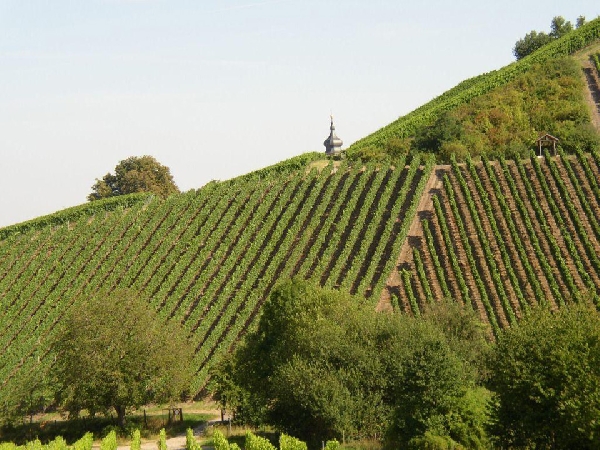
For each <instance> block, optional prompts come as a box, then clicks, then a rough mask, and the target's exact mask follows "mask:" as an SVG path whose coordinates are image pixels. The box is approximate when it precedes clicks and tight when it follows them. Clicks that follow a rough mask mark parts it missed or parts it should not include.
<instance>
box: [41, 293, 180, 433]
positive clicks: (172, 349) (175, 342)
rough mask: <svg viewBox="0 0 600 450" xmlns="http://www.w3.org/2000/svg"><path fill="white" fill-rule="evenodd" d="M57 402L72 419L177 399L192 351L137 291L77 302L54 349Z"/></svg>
mask: <svg viewBox="0 0 600 450" xmlns="http://www.w3.org/2000/svg"><path fill="white" fill-rule="evenodd" d="M54 351H55V354H56V365H55V367H54V368H53V370H52V373H53V375H54V376H55V377H56V381H57V397H58V400H59V402H60V404H61V405H62V406H63V407H64V408H65V410H66V411H68V412H69V413H70V414H71V415H77V414H79V412H80V411H81V410H82V409H86V410H88V411H89V412H91V413H95V412H102V413H106V412H108V411H109V410H111V409H112V408H114V410H115V411H116V413H117V417H118V421H119V423H120V425H123V423H124V419H125V414H126V411H127V409H128V408H131V407H139V406H141V405H144V404H146V403H149V402H150V401H154V402H166V401H169V400H172V399H177V398H179V396H180V395H181V393H182V392H183V391H184V389H186V388H187V387H188V383H189V380H190V377H189V375H190V374H189V369H188V361H189V360H190V359H191V349H190V347H189V346H188V345H187V342H186V338H185V337H184V335H183V334H182V331H181V329H180V328H179V326H178V325H176V324H174V323H173V322H164V321H163V320H161V319H160V317H159V316H158V314H157V313H156V311H155V310H153V309H152V308H150V307H149V306H148V302H147V301H146V300H145V299H143V298H142V297H141V296H140V295H139V294H138V293H137V292H135V291H132V290H128V289H122V290H117V291H114V292H112V293H110V294H107V295H104V294H98V295H96V296H94V297H91V298H89V299H82V300H81V301H76V302H75V305H74V306H73V307H72V309H71V310H70V311H69V313H68V317H67V319H66V321H65V326H64V328H63V329H62V330H61V331H60V332H59V333H58V337H57V340H56V344H55V346H54Z"/></svg>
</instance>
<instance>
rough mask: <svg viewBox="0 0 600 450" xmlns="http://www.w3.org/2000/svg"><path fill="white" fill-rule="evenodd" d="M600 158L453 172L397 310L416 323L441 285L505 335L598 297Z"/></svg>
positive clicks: (417, 248) (486, 164)
mask: <svg viewBox="0 0 600 450" xmlns="http://www.w3.org/2000/svg"><path fill="white" fill-rule="evenodd" d="M598 156H599V155H597V154H595V155H587V154H584V153H581V152H580V153H579V154H578V155H577V156H576V157H567V156H565V155H561V157H559V158H556V157H550V156H548V155H547V156H546V158H545V159H539V158H537V157H532V158H531V159H530V160H528V161H515V162H511V161H505V160H501V161H499V162H498V163H496V162H490V161H487V160H484V161H482V162H481V163H479V164H476V163H474V162H473V161H469V160H468V161H467V163H466V164H465V165H459V164H456V163H454V164H453V166H452V170H451V173H450V174H449V175H448V176H446V178H445V179H444V191H443V192H442V193H441V195H437V196H435V197H434V198H433V208H434V210H433V218H432V219H429V220H425V221H423V223H422V225H423V236H422V239H418V240H414V248H413V253H412V256H411V260H410V263H409V264H408V266H409V270H406V269H405V271H404V272H402V274H401V275H402V283H401V286H400V287H401V289H400V293H399V294H400V297H399V298H400V299H405V300H404V302H399V305H398V306H399V307H401V308H403V309H406V308H407V309H408V310H410V311H412V312H413V313H415V311H417V313H418V310H419V309H422V307H423V304H424V303H425V302H430V301H432V300H433V301H435V300H436V298H434V297H433V292H434V286H435V285H436V284H439V286H440V287H439V289H438V292H439V293H438V296H449V297H454V298H455V299H456V300H457V301H461V302H464V303H466V304H472V305H473V306H474V307H475V308H476V309H477V310H479V312H480V314H481V313H482V312H483V313H484V314H483V316H484V317H486V318H487V320H488V321H489V322H490V324H491V325H492V329H493V330H495V331H496V332H497V330H498V329H499V328H501V327H503V326H506V325H507V324H508V323H509V322H514V321H515V320H516V319H517V317H519V316H520V314H521V311H525V310H527V309H528V308H529V307H530V305H531V304H533V303H538V302H540V303H545V302H547V303H549V304H552V305H556V306H561V305H564V304H565V303H566V302H568V301H571V300H572V299H573V298H574V297H576V296H577V295H578V293H581V292H586V291H591V292H592V293H593V294H598V292H599V291H600V267H599V266H598V255H599V254H600V240H599V239H598V224H599V220H600V196H599V195H598V191H597V179H598V178H597V173H598V171H599V169H600V164H599V162H600V158H598ZM405 265H406V263H405ZM415 302H417V305H416V307H415V305H414V303H415ZM471 302H472V303H471ZM403 305H404V306H403Z"/></svg>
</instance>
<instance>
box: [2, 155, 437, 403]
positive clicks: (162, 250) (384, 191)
mask: <svg viewBox="0 0 600 450" xmlns="http://www.w3.org/2000/svg"><path fill="white" fill-rule="evenodd" d="M431 166H432V162H431V161H420V160H419V159H414V160H413V161H412V162H411V163H410V164H409V165H401V166H398V167H377V166H366V167H363V166H361V167H355V168H352V167H349V166H347V165H345V164H342V165H340V166H339V167H336V169H335V170H334V169H333V166H332V165H330V166H328V167H326V168H325V169H323V170H321V171H317V170H312V171H308V172H307V171H306V170H300V171H296V172H293V173H291V174H287V175H285V176H281V175H280V174H273V175H265V176H262V177H242V178H239V179H235V180H231V181H228V182H223V183H216V182H214V183H211V184H209V185H207V186H206V187H204V188H202V189H200V190H198V191H191V192H188V193H186V194H181V195H178V196H173V197H170V198H169V199H167V200H166V201H162V200H158V199H155V198H152V197H146V198H145V200H143V201H136V202H131V205H130V206H129V207H127V208H117V209H114V210H113V211H106V210H100V211H95V212H94V213H93V214H91V215H81V216H79V215H78V216H77V217H78V218H77V219H76V220H74V221H72V222H66V223H64V224H59V225H46V226H39V227H33V226H31V227H28V228H26V229H24V230H20V232H16V231H15V232H12V233H6V237H5V238H4V239H3V240H2V241H0V303H1V305H0V306H1V308H2V311H3V314H2V316H0V327H1V328H2V330H3V332H2V334H1V336H0V349H1V350H0V355H1V356H0V380H2V381H1V383H2V386H4V387H9V386H10V383H11V381H14V380H16V379H18V378H19V374H20V373H28V372H29V371H36V370H44V369H45V368H48V365H50V364H51V363H52V361H51V359H50V358H49V357H48V352H49V343H50V342H51V340H52V337H53V336H54V335H55V334H56V333H57V330H58V329H59V328H60V325H61V318H62V317H63V316H64V314H65V313H66V312H67V311H68V310H69V308H70V307H71V306H72V304H73V302H76V301H78V300H79V299H81V298H82V297H85V296H86V295H89V294H91V293H95V292H97V291H100V290H102V291H103V292H106V293H107V294H109V293H110V291H111V290H113V289H115V288H117V287H132V288H134V289H136V290H138V291H140V292H142V293H144V294H145V295H146V296H147V297H148V298H150V299H151V301H152V304H153V306H154V307H155V308H156V309H157V310H158V311H159V312H160V314H161V315H162V316H163V317H165V318H168V319H170V320H177V321H179V322H181V323H182V324H183V326H184V327H185V329H186V330H187V332H188V333H189V335H190V336H191V339H192V341H193V343H194V345H195V350H196V351H195V357H194V360H193V361H192V362H191V363H192V364H193V367H194V369H195V371H196V376H195V379H194V384H193V386H192V391H193V393H198V392H200V391H201V390H202V389H203V387H204V386H205V383H206V380H207V375H208V370H209V369H210V367H211V364H213V363H214V362H215V361H217V360H218V359H219V357H220V356H221V355H223V354H224V352H226V351H228V350H229V349H230V348H231V347H232V345H234V343H235V342H236V341H238V340H239V339H240V338H241V337H242V336H243V335H244V333H246V332H247V331H248V330H249V329H251V328H252V326H253V325H254V323H255V319H256V317H257V314H258V313H259V311H260V306H261V304H262V303H263V302H264V300H265V299H266V298H267V296H268V295H269V292H270V291H271V289H272V288H273V286H274V285H275V284H276V283H277V280H278V279H280V278H282V277H291V276H293V275H298V276H301V277H304V278H310V279H314V280H315V281H316V282H318V283H320V284H321V285H324V286H330V287H334V286H338V287H340V288H341V289H348V290H350V291H351V292H353V293H359V294H361V295H365V296H366V297H367V298H371V299H373V302H374V304H375V303H376V301H377V299H378V295H379V293H380V292H381V291H382V289H383V287H384V285H385V283H386V274H387V273H389V272H390V271H391V270H392V268H393V265H394V262H395V255H397V254H398V253H399V248H400V246H401V245H402V243H403V241H404V240H405V238H406V235H407V232H408V225H409V224H410V223H411V218H412V217H413V216H414V214H415V211H416V206H417V202H418V199H419V198H420V195H421V193H422V191H423V190H424V187H425V184H426V182H427V179H428V174H429V172H430V171H431Z"/></svg>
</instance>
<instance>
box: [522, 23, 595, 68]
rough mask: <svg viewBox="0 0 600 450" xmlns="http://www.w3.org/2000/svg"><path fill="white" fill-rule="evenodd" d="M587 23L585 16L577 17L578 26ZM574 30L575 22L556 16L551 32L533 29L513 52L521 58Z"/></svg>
mask: <svg viewBox="0 0 600 450" xmlns="http://www.w3.org/2000/svg"><path fill="white" fill-rule="evenodd" d="M584 23H585V17H583V16H579V17H578V18H577V28H579V27H580V26H582V25H583V24H584ZM571 31H573V24H572V23H571V22H570V21H568V20H565V18H564V17H562V16H556V17H554V18H553V19H552V21H551V22H550V33H549V34H547V33H544V32H543V31H535V30H532V31H530V32H529V33H527V34H526V35H525V37H523V38H521V39H519V40H518V41H517V42H516V43H515V46H514V48H513V54H514V55H515V58H517V59H521V58H525V57H526V56H527V55H530V54H531V53H533V52H534V51H536V50H537V49H538V48H540V47H543V46H544V45H546V44H548V43H549V42H551V41H553V40H554V39H558V38H561V37H562V36H564V35H565V34H567V33H569V32H571Z"/></svg>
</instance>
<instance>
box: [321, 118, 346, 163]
mask: <svg viewBox="0 0 600 450" xmlns="http://www.w3.org/2000/svg"><path fill="white" fill-rule="evenodd" d="M329 117H330V118H331V126H330V127H329V130H330V131H329V136H328V137H327V139H325V142H323V145H324V146H325V154H326V155H339V154H340V153H341V152H342V144H343V142H342V140H341V139H340V138H339V137H337V135H336V134H335V126H334V125H333V115H331V116H329Z"/></svg>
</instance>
